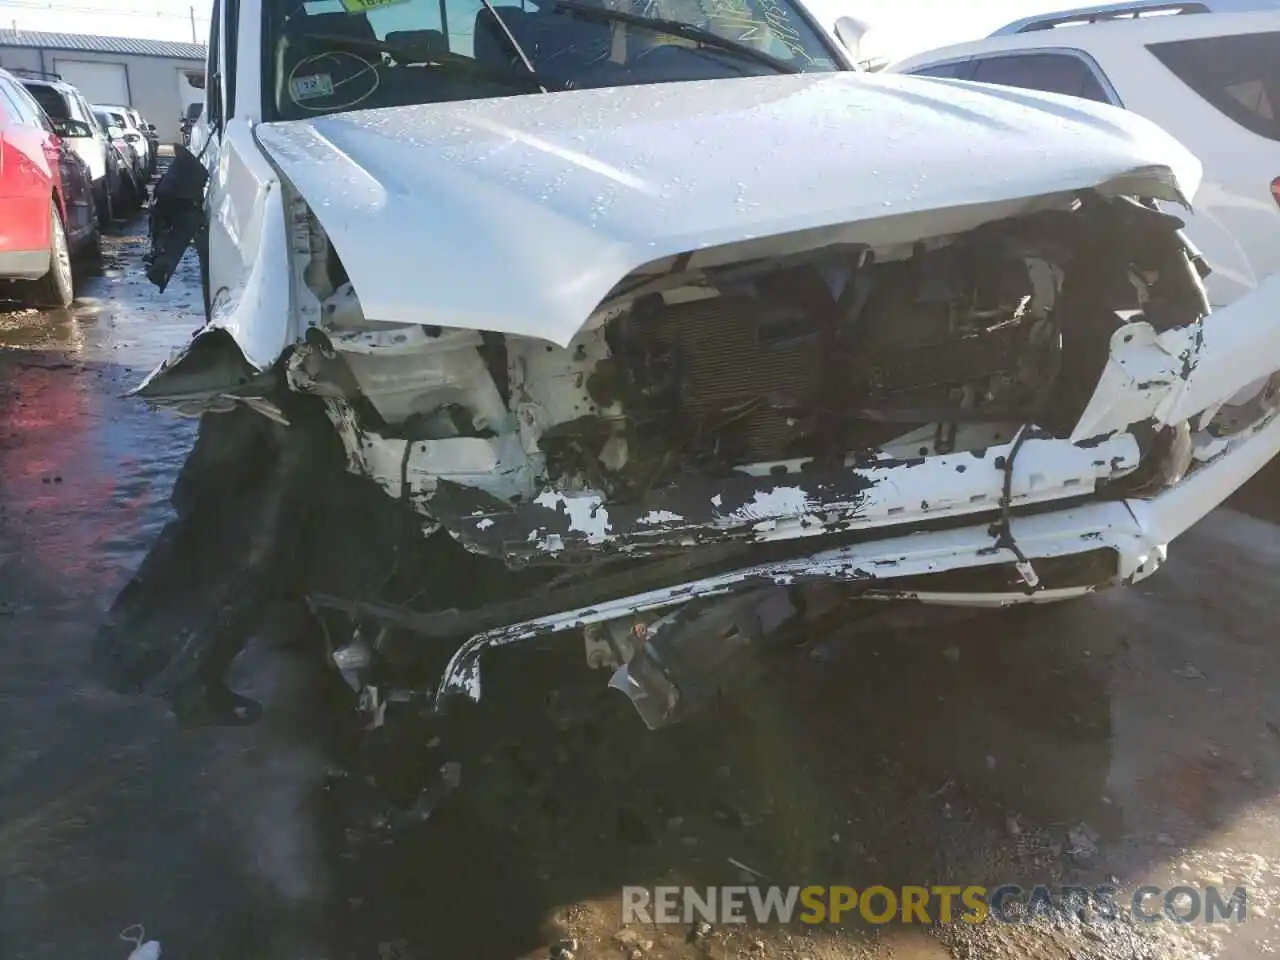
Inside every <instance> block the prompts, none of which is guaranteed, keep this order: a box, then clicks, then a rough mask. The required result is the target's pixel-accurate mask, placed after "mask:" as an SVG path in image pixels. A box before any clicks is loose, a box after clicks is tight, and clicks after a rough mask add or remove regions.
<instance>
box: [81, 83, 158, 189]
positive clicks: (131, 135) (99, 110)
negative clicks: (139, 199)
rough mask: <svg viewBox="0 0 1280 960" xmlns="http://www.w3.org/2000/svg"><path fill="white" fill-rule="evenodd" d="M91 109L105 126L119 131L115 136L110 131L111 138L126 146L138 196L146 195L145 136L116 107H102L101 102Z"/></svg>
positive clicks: (148, 169) (147, 166)
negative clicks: (121, 141)
mask: <svg viewBox="0 0 1280 960" xmlns="http://www.w3.org/2000/svg"><path fill="white" fill-rule="evenodd" d="M93 111H94V113H95V114H97V115H98V116H99V118H100V119H101V120H102V121H103V122H105V123H106V124H107V127H108V128H109V129H111V130H113V131H119V136H118V137H117V136H116V134H115V133H112V139H113V140H115V139H119V140H123V141H124V142H125V144H126V145H127V146H128V151H127V153H126V155H127V156H128V158H129V163H130V167H131V169H132V171H133V180H134V183H135V184H136V186H137V189H138V192H139V194H140V196H143V197H145V196H146V184H147V182H148V180H150V178H151V171H150V166H149V164H148V162H147V153H148V149H147V141H146V138H145V137H144V136H143V135H142V134H141V133H140V132H139V131H138V130H136V129H135V128H134V127H133V125H132V121H131V120H130V119H129V118H128V115H127V114H126V113H125V112H124V111H123V110H120V109H118V108H116V107H104V106H102V105H101V104H94V105H93Z"/></svg>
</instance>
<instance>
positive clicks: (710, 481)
mask: <svg viewBox="0 0 1280 960" xmlns="http://www.w3.org/2000/svg"><path fill="white" fill-rule="evenodd" d="M299 221H300V222H308V223H309V227H308V229H309V231H310V233H309V236H308V238H307V239H308V242H307V244H306V246H305V249H306V251H307V253H306V256H305V257H300V258H299V266H298V273H299V276H300V277H302V278H303V279H304V281H305V283H306V284H307V286H308V288H309V289H311V291H312V293H313V294H314V295H315V297H316V309H315V313H316V314H317V315H318V316H319V317H320V318H322V320H321V322H320V323H319V324H318V325H316V326H313V327H312V329H311V330H310V331H308V343H307V345H305V346H304V347H302V348H300V349H299V350H298V351H297V352H296V353H295V355H294V357H293V358H292V359H291V361H290V366H289V370H290V383H291V385H292V386H293V387H294V388H295V389H298V390H301V391H303V392H310V393H318V394H321V395H322V396H324V397H326V401H327V404H328V409H329V413H330V419H331V420H332V421H333V422H334V423H335V425H336V426H337V427H338V432H339V434H340V435H341V436H342V437H343V440H344V443H345V445H346V448H347V452H348V456H349V458H350V463H351V468H352V470H353V471H354V472H357V473H363V474H365V475H369V476H372V477H374V478H375V479H376V480H378V482H379V483H380V484H382V486H383V488H384V490H385V491H386V492H387V493H388V494H389V495H391V496H393V497H396V498H400V499H407V500H409V501H410V502H411V503H412V505H413V506H414V507H415V509H417V511H418V512H419V513H420V514H422V515H424V517H425V518H426V519H427V521H428V527H429V528H430V529H434V528H435V527H433V526H432V524H433V523H434V524H435V525H436V526H438V525H439V524H440V523H441V522H443V523H444V525H445V526H446V527H448V528H449V529H450V532H452V533H453V534H454V535H455V536H460V537H461V538H462V540H463V542H464V544H466V545H467V546H468V547H469V548H470V549H474V550H476V551H478V552H483V553H496V554H500V555H503V556H505V557H507V558H508V559H512V557H513V554H514V553H519V552H521V551H519V550H513V548H512V541H513V538H516V537H517V536H518V537H519V538H520V539H528V540H529V541H531V542H533V541H536V542H537V543H538V547H539V550H540V551H541V552H542V553H545V554H550V555H556V554H559V553H560V552H561V551H562V550H563V549H565V541H564V539H563V538H562V537H560V536H559V535H546V536H543V535H542V534H539V533H538V530H536V529H535V530H534V531H533V532H530V533H529V534H528V535H527V537H525V535H524V533H523V532H522V531H523V530H524V528H523V527H521V526H520V525H519V524H513V525H508V524H506V523H505V520H506V519H507V518H508V515H510V514H512V512H513V511H519V510H521V509H525V508H529V509H535V508H547V509H548V510H550V511H555V512H558V513H560V514H562V515H565V516H567V517H568V518H569V521H570V524H569V527H570V529H572V530H574V531H575V532H576V533H578V534H582V535H583V536H582V537H581V538H579V539H581V540H582V542H583V544H584V545H586V546H588V547H590V546H599V545H600V544H602V543H604V542H605V541H607V540H609V539H610V535H611V532H612V528H611V527H610V522H611V521H610V519H609V518H610V515H611V514H612V518H613V521H612V522H616V521H617V519H618V518H619V517H621V516H632V525H633V526H634V525H637V524H638V525H639V526H640V527H643V528H647V529H649V530H651V531H653V532H655V533H657V532H661V531H662V530H664V529H666V526H665V525H666V524H667V522H668V521H671V520H684V519H686V518H688V517H689V516H691V515H692V514H691V511H690V508H689V507H688V505H687V499H688V498H687V496H686V497H684V499H683V500H682V501H681V502H682V503H685V506H683V507H681V508H679V509H677V508H675V507H673V506H668V504H669V503H672V502H674V501H672V499H671V494H672V492H673V491H674V492H683V493H684V494H688V492H689V491H698V494H697V495H698V496H699V497H702V498H703V499H705V500H707V501H708V502H709V503H710V505H711V508H712V517H710V518H709V519H708V522H711V521H712V520H715V521H716V522H719V518H722V517H726V516H729V515H730V514H733V513H734V510H736V511H737V513H736V514H734V515H735V516H739V515H740V516H739V519H741V518H743V517H745V518H746V519H748V520H756V521H760V520H764V521H768V520H770V519H771V518H772V517H773V516H774V514H773V513H771V512H770V511H769V510H767V509H765V510H763V511H762V510H757V509H756V507H755V506H753V504H759V503H766V502H767V503H769V504H774V505H776V504H777V503H779V502H780V499H779V498H781V500H786V499H787V498H788V497H792V499H795V498H794V497H793V496H792V494H791V493H788V492H787V491H786V490H782V492H781V493H780V492H779V490H780V489H781V488H780V487H778V486H777V485H778V484H783V483H787V482H792V481H794V479H795V478H796V477H802V476H806V475H808V476H809V477H811V478H815V480H819V481H820V482H819V484H818V485H819V487H820V488H821V490H815V489H809V490H807V491H805V492H804V493H803V495H802V496H800V498H799V500H797V501H796V502H801V501H802V502H803V504H805V505H806V506H805V509H806V510H808V511H809V512H811V513H812V512H814V511H815V510H818V509H819V508H821V510H826V511H828V513H827V515H828V516H829V517H833V516H835V515H836V514H839V513H840V512H841V510H844V514H843V515H842V522H843V521H847V520H848V519H849V516H851V513H850V511H853V510H855V508H856V509H857V510H861V511H862V512H863V513H865V505H866V503H867V502H869V500H868V494H867V493H866V490H867V488H868V487H870V486H873V485H874V483H875V482H877V481H876V479H875V477H873V476H872V475H871V474H868V473H864V474H863V475H862V476H861V477H860V478H859V477H852V478H851V477H850V476H846V475H842V474H840V473H839V471H841V470H848V469H850V468H863V469H882V468H885V467H887V466H889V465H891V464H892V463H900V462H904V461H910V460H912V459H913V458H934V457H946V456H948V455H954V454H959V453H966V452H973V451H985V450H987V449H988V448H992V449H995V448H998V447H1000V445H1002V444H1005V445H1007V444H1010V443H1011V442H1013V441H1014V439H1015V438H1018V444H1019V446H1020V445H1021V444H1022V442H1024V440H1025V439H1026V436H1023V434H1026V431H1028V430H1032V431H1033V435H1034V437H1035V439H1036V441H1037V442H1043V441H1045V440H1051V439H1054V438H1057V439H1062V438H1065V437H1067V436H1069V435H1070V433H1071V430H1072V429H1073V428H1074V427H1075V425H1076V423H1077V421H1078V419H1079V417H1080V415H1081V412H1082V411H1083V410H1084V408H1085V406H1086V404H1087V403H1088V402H1089V399H1090V397H1091V396H1092V394H1093V392H1094V390H1095V388H1096V386H1097V384H1098V379H1099V376H1100V375H1101V373H1102V370H1103V368H1104V366H1105V365H1106V363H1107V360H1108V349H1109V344H1110V341H1111V338H1112V335H1113V334H1114V333H1115V332H1116V331H1117V330H1119V329H1120V328H1122V327H1124V326H1125V325H1126V324H1130V323H1133V322H1135V321H1137V320H1145V321H1146V322H1147V323H1149V324H1151V325H1152V326H1153V327H1155V328H1156V329H1168V328H1170V327H1175V326H1183V325H1186V324H1191V323H1194V322H1195V321H1197V320H1198V319H1199V318H1201V317H1203V316H1204V315H1205V314H1207V312H1208V305H1207V303H1206V301H1205V298H1204V293H1203V286H1202V284H1201V282H1200V274H1199V272H1198V265H1197V263H1196V259H1195V254H1194V251H1193V250H1191V249H1190V248H1189V247H1187V246H1186V244H1185V241H1184V240H1183V238H1182V236H1181V233H1180V227H1181V223H1180V221H1178V220H1177V219H1176V218H1174V217H1171V216H1168V215H1166V214H1163V213H1160V212H1158V211H1157V210H1155V209H1154V208H1153V207H1152V206H1149V205H1146V204H1143V203H1140V202H1138V201H1134V200H1131V199H1128V198H1124V197H1113V198H1106V197H1102V196H1099V195H1096V194H1089V193H1086V194H1084V195H1082V196H1080V197H1078V198H1076V199H1075V200H1074V201H1073V202H1072V203H1071V204H1070V205H1069V206H1067V207H1066V208H1063V209H1051V210H1043V211H1039V212H1036V213H1032V214H1026V215H1022V216H1018V217H1013V218H1008V219H1003V220H993V221H991V222H988V223H985V224H983V225H982V226H980V227H978V228H976V229H972V230H969V231H967V232H964V233H961V234H956V235H949V236H936V237H923V238H918V239H916V238H913V239H911V240H909V241H907V242H902V243H894V244H882V245H868V244H858V243H849V244H841V245H836V246H827V247H824V248H821V249H817V250H804V251H800V252H786V253H780V254H778V255H772V256H765V257H755V258H749V259H743V260H739V261H730V262H720V263H711V264H705V265H702V266H698V265H696V264H695V263H694V262H693V258H692V257H691V256H690V255H684V256H681V257H676V258H672V259H670V260H669V261H666V262H662V263H655V264H651V265H650V266H649V267H648V268H646V269H645V270H643V271H640V272H637V273H635V274H633V275H631V276H629V277H627V278H625V279H624V280H623V281H622V282H621V283H619V284H618V286H617V287H616V288H615V290H614V291H613V293H612V294H611V295H610V296H609V297H607V298H606V299H605V300H604V302H602V303H601V305H600V307H599V308H598V309H597V311H596V312H595V313H594V314H593V316H592V317H591V318H589V319H588V320H587V322H586V323H585V324H584V325H583V327H582V329H581V330H580V332H579V333H578V335H577V336H575V337H574V339H573V341H572V342H570V343H569V344H568V345H567V346H564V347H561V346H559V345H556V344H552V343H547V342H545V341H540V340H536V339H533V338H525V337H517V336H512V335H500V334H490V333H485V332H480V331H470V330H459V329H448V328H440V327H424V326H422V325H409V324H385V323H378V322H374V321H369V320H367V319H366V318H365V317H364V316H363V314H362V312H361V310H360V306H359V299H358V296H357V294H356V292H355V291H354V290H353V289H352V287H351V285H350V283H349V282H348V281H347V280H346V278H345V276H344V275H343V271H342V268H341V263H340V262H339V261H338V259H337V257H336V255H335V254H334V253H333V251H332V248H331V247H329V246H328V244H327V243H326V242H324V239H323V233H322V231H321V230H320V228H319V225H318V223H316V222H315V221H314V218H309V220H308V221H302V219H301V218H299ZM317 237H318V238H319V239H318V240H317ZM295 249H298V250H301V249H304V247H303V245H302V244H301V243H299V244H297V245H296V246H295ZM1141 452H1142V451H1139V452H1138V453H1135V454H1134V455H1133V456H1132V457H1130V455H1129V452H1128V448H1127V447H1126V448H1125V449H1124V450H1122V451H1120V452H1119V453H1118V454H1113V455H1112V456H1111V458H1110V461H1109V462H1108V461H1107V460H1105V459H1097V458H1095V459H1094V460H1092V461H1084V460H1082V461H1081V462H1080V463H1079V464H1073V465H1072V466H1070V467H1069V468H1068V467H1066V466H1064V467H1063V471H1062V487H1063V489H1064V490H1065V488H1066V487H1067V486H1070V485H1071V484H1082V485H1083V486H1082V488H1081V490H1080V491H1079V492H1080V493H1088V492H1091V491H1092V489H1093V487H1094V486H1095V485H1096V484H1097V483H1099V482H1103V481H1104V480H1105V479H1107V478H1108V477H1112V478H1114V475H1116V474H1119V473H1125V472H1133V471H1135V470H1136V469H1137V467H1138V461H1139V460H1140V454H1141ZM954 469H955V470H956V472H957V473H963V472H964V469H965V468H964V466H963V464H959V463H957V465H956V466H955V468H954ZM1108 470H1109V471H1110V473H1109V474H1108V473H1107V471H1108ZM833 471H834V473H833ZM1067 474H1071V476H1069V477H1068V476H1067ZM1095 474H1096V475H1095ZM787 478H791V481H788V479H787ZM761 480H763V481H766V482H773V483H775V486H774V487H767V486H761V484H760V481H761ZM725 483H729V484H730V487H724V488H723V490H722V489H721V488H720V487H717V486H716V485H717V484H725ZM735 484H736V486H735ZM860 484H861V485H860ZM1007 485H1008V484H1007V483H1006V486H1007ZM899 486H900V484H899ZM1042 486H1043V487H1044V488H1045V490H1048V489H1049V488H1052V487H1053V484H1051V483H1048V484H1046V483H1042ZM962 487H963V494H964V497H967V499H968V501H969V503H970V505H971V510H972V511H978V510H980V509H990V508H992V507H994V506H995V505H996V503H995V502H996V500H998V499H999V496H998V491H997V493H996V494H994V495H993V494H992V493H991V492H990V491H988V490H987V489H986V488H978V489H970V488H969V487H965V486H964V484H963V483H961V484H960V487H958V488H957V489H958V490H959V489H960V488H962ZM788 489H790V488H788ZM730 490H737V491H738V493H730V492H728V491H730ZM1052 495H1054V496H1056V495H1057V493H1053V494H1052ZM1041 496H1044V497H1048V496H1050V493H1042V494H1041ZM956 497H957V498H959V497H960V493H957V494H956ZM762 498H763V499H762ZM1006 499H1008V491H1006ZM729 501H733V502H732V503H730V502H729ZM919 501H920V508H921V509H922V510H924V511H925V512H928V511H929V510H935V509H937V503H938V502H949V500H948V498H947V497H946V496H942V495H939V496H937V497H935V496H934V495H932V494H931V493H930V492H929V491H928V490H927V489H926V490H924V491H923V492H922V494H921V495H920V497H919ZM1006 505H1007V504H1006ZM886 510H887V514H886V516H887V517H891V516H892V515H893V514H894V511H895V510H896V511H897V512H899V513H901V508H890V507H886ZM744 511H745V513H744ZM692 512H693V513H697V512H698V511H697V510H694V511H692ZM460 526H469V527H470V535H467V534H465V533H462V532H461V530H460ZM722 526H723V524H722ZM755 526H756V528H757V529H756V531H755V532H756V533H757V534H758V533H759V532H760V530H759V527H760V523H758V522H757V523H756V524H755ZM506 527H509V529H503V528H506ZM490 528H494V529H493V530H491V532H490V534H489V535H484V536H482V535H481V534H482V533H483V532H484V531H487V530H490ZM543 534H545V530H543ZM700 541H701V537H700V536H694V537H692V539H691V538H690V537H689V536H683V537H682V538H680V540H679V542H680V543H683V544H685V545H688V543H690V542H700ZM670 546H671V544H670V543H668V544H667V548H670ZM624 549H627V550H630V551H637V550H638V551H641V552H645V550H646V549H647V548H645V547H644V546H643V545H642V544H641V543H639V542H632V543H630V544H628V545H627V546H626V547H625V548H624ZM527 561H528V558H527V557H525V558H524V559H522V560H521V561H519V562H521V563H523V562H527Z"/></svg>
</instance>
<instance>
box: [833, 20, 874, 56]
mask: <svg viewBox="0 0 1280 960" xmlns="http://www.w3.org/2000/svg"><path fill="white" fill-rule="evenodd" d="M870 29H871V25H870V24H868V23H866V22H865V21H862V20H859V19H857V18H856V17H849V16H844V17H838V18H837V19H836V24H835V32H836V39H838V40H839V41H840V44H841V46H843V47H844V48H845V50H847V51H848V52H849V56H850V57H851V58H852V59H853V62H854V63H855V64H857V63H860V62H861V61H862V59H863V57H862V52H861V51H862V38H863V37H865V36H866V35H867V31H868V30H870Z"/></svg>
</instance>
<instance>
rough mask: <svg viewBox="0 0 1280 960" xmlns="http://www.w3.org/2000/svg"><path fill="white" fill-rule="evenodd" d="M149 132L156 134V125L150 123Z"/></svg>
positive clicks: (148, 125)
mask: <svg viewBox="0 0 1280 960" xmlns="http://www.w3.org/2000/svg"><path fill="white" fill-rule="evenodd" d="M147 132H148V133H155V132H156V125H155V124H154V123H148V124H147Z"/></svg>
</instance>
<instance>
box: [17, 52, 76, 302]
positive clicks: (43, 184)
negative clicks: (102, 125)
mask: <svg viewBox="0 0 1280 960" xmlns="http://www.w3.org/2000/svg"><path fill="white" fill-rule="evenodd" d="M59 124H61V125H62V126H61V127H59V126H57V125H55V124H54V122H53V121H51V120H50V119H49V118H48V116H46V115H45V112H44V110H43V109H41V107H40V105H39V104H38V103H37V102H36V101H35V99H34V98H32V96H31V94H29V93H28V92H27V90H26V88H25V87H23V86H22V84H21V83H19V82H18V81H17V80H15V79H14V78H13V77H12V76H11V75H10V74H9V73H8V72H7V71H5V70H0V278H2V279H6V280H21V281H26V282H24V283H23V284H22V285H21V287H22V295H23V299H25V300H26V301H27V302H28V303H30V304H32V305H33V306H40V307H66V306H70V304H71V300H72V298H73V296H74V293H73V291H72V288H71V253H72V251H76V252H77V253H78V252H81V251H84V250H85V249H86V248H87V249H88V250H90V251H92V250H95V249H96V248H97V243H98V217H97V212H96V210H95V208H94V202H93V181H92V179H91V177H90V174H89V170H88V168H87V167H86V166H85V164H84V161H83V160H81V159H80V157H79V156H78V155H77V154H76V152H75V151H74V150H73V149H72V148H71V146H70V145H68V144H66V143H64V142H63V140H62V136H68V137H76V136H92V131H91V130H89V129H88V128H87V126H86V125H85V124H84V123H82V122H81V121H78V120H62V121H59ZM75 125H78V127H77V126H75ZM73 127H74V128H73ZM79 127H85V129H84V130H80V129H79ZM60 130H61V134H62V136H60V135H59V131H60Z"/></svg>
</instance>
